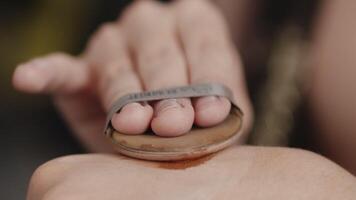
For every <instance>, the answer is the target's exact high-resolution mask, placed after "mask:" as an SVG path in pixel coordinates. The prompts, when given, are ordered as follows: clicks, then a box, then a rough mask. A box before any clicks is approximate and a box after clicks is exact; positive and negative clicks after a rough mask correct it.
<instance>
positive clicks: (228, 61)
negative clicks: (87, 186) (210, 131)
mask: <svg viewBox="0 0 356 200" xmlns="http://www.w3.org/2000/svg"><path fill="white" fill-rule="evenodd" d="M206 82H217V83H222V84H225V85H226V86H228V87H229V88H231V89H232V91H233V93H234V97H235V99H236V103H237V105H239V106H240V107H241V108H242V110H243V111H244V113H245V115H246V116H245V121H246V125H245V127H246V130H247V129H248V128H249V127H250V125H251V123H252V112H251V105H250V102H249V99H248V95H247V93H246V89H245V83H244V78H243V70H242V66H241V62H240V58H239V55H238V53H237V52H236V50H235V48H234V46H233V44H232V41H231V38H230V35H229V31H228V28H227V25H226V23H225V21H224V18H223V16H222V14H221V13H220V11H219V10H218V9H217V8H216V7H215V6H214V5H213V4H211V3H209V2H208V1H204V0H197V1H188V0H184V1H177V2H174V3H172V4H161V3H158V2H154V1H138V2H136V3H134V4H133V5H132V6H131V7H130V8H128V9H127V10H126V12H125V13H124V14H123V15H122V17H121V18H120V20H118V21H117V22H113V23H108V24H105V25H103V26H102V27H101V28H100V29H99V31H98V32H97V33H96V34H94V36H93V37H92V39H91V40H90V42H89V44H88V46H87V48H86V50H85V51H84V53H83V55H82V56H81V57H79V58H74V57H71V56H69V55H65V54H52V55H48V56H45V57H43V58H37V59H35V60H33V61H29V62H27V63H24V64H21V65H19V66H18V67H17V69H16V71H15V73H14V78H13V83H14V85H15V87H16V88H17V89H19V90H22V91H26V92H32V93H50V94H52V95H53V96H54V97H55V101H56V103H57V105H58V107H59V109H60V110H61V111H62V113H63V115H64V116H65V118H66V119H67V121H68V123H69V124H70V125H71V126H72V127H73V129H74V132H76V133H78V135H79V138H81V139H82V141H83V142H84V143H85V144H86V146H88V147H89V148H91V149H93V150H94V151H95V150H99V151H103V150H104V151H108V148H107V145H106V142H105V141H103V139H102V138H101V137H102V135H99V134H100V133H101V132H102V131H101V129H102V127H103V124H104V123H103V122H104V116H105V115H106V113H107V112H108V110H109V109H110V107H111V105H112V103H113V102H114V101H115V100H117V99H118V98H119V97H121V96H123V95H125V94H127V93H133V92H142V91H146V90H155V89H160V88H167V87H172V86H182V85H189V84H195V83H206ZM84 101H85V102H84ZM230 107H231V104H230V102H229V101H228V100H227V99H226V98H223V97H215V96H210V97H202V98H197V99H193V100H191V99H188V98H181V99H169V100H162V101H159V102H156V103H153V104H150V105H148V104H145V105H143V104H140V103H132V104H128V105H126V106H125V107H124V108H123V109H122V110H121V112H120V113H118V114H116V115H114V116H113V118H112V120H111V121H112V124H113V127H114V128H115V129H116V130H118V131H121V132H124V133H127V134H142V133H143V132H144V131H145V130H146V129H147V128H149V127H151V128H152V130H153V131H154V132H155V133H156V134H157V135H159V136H165V137H171V136H179V135H182V134H184V133H186V132H187V131H189V130H190V129H191V127H192V125H193V124H194V123H195V124H196V125H198V126H201V127H209V126H213V125H215V124H218V123H220V122H221V121H223V120H224V119H225V118H226V116H227V114H228V113H229V110H230ZM99 130H100V131H99ZM88 132H89V133H88ZM93 140H94V141H97V142H94V141H93Z"/></svg>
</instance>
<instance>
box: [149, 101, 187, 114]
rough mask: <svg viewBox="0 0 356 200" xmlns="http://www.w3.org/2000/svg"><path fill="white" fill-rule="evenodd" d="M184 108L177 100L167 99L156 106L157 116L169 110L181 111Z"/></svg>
mask: <svg viewBox="0 0 356 200" xmlns="http://www.w3.org/2000/svg"><path fill="white" fill-rule="evenodd" d="M181 108H184V106H183V105H182V104H180V103H179V102H178V101H177V99H165V100H161V101H159V102H157V104H156V105H155V110H156V112H155V113H156V115H158V114H162V113H163V112H165V111H167V110H169V109H181Z"/></svg>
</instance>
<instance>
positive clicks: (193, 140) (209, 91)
mask: <svg viewBox="0 0 356 200" xmlns="http://www.w3.org/2000/svg"><path fill="white" fill-rule="evenodd" d="M209 95H216V96H224V97H227V98H228V99H229V100H230V101H231V103H232V107H231V110H230V113H229V115H228V117H227V118H226V119H225V120H224V121H223V122H221V123H220V124H218V125H216V126H213V127H208V128H200V127H193V128H192V129H191V130H190V131H189V132H188V133H186V134H184V135H182V136H178V137H160V136H156V135H155V134H154V133H153V132H152V131H151V130H148V131H147V132H146V133H144V134H142V135H127V134H123V133H119V132H117V131H116V130H114V129H113V127H112V126H111V123H110V120H111V117H112V115H113V114H114V113H116V112H119V111H120V109H121V108H122V107H123V106H124V105H126V104H128V103H131V102H148V101H155V100H161V99H169V98H184V97H201V96H209ZM242 119H243V114H242V112H241V110H240V109H239V108H238V107H237V106H236V105H235V104H234V100H233V98H232V93H231V91H230V90H229V89H228V88H227V87H225V86H224V85H221V84H200V85H192V86H184V87H175V88H168V89H163V90H157V91H149V92H143V93H135V94H129V95H126V96H124V97H122V98H120V99H119V100H118V101H116V102H115V103H114V106H113V107H112V109H111V112H110V113H109V115H108V119H107V124H106V127H105V134H106V135H107V136H108V137H109V138H110V140H111V141H112V142H113V144H114V146H115V149H116V150H117V151H118V152H120V153H122V154H124V155H127V156H130V157H134V158H139V159H145V160H157V161H174V160H186V159H194V158H198V157H201V156H204V155H207V154H211V153H214V152H217V151H219V150H222V149H224V148H226V147H228V146H230V145H231V144H233V143H235V142H237V141H238V140H239V139H240V138H241V130H242Z"/></svg>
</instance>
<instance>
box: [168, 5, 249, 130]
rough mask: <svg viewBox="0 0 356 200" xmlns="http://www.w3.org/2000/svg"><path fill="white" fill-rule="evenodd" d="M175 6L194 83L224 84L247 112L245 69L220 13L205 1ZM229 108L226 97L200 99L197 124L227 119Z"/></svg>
mask: <svg viewBox="0 0 356 200" xmlns="http://www.w3.org/2000/svg"><path fill="white" fill-rule="evenodd" d="M175 6H176V9H175V11H176V13H177V21H178V22H177V24H178V33H179V35H180V37H181V40H182V45H183V48H184V50H185V53H186V57H187V61H188V65H189V70H190V79H191V83H193V84H194V83H204V82H217V83H222V84H224V85H226V86H228V87H229V88H231V89H232V91H233V93H234V97H235V99H236V103H237V104H238V105H239V106H242V108H243V110H244V111H247V110H246V109H248V107H249V103H248V99H247V94H246V91H245V88H244V86H245V85H244V79H243V72H242V66H241V63H240V62H239V58H238V56H237V52H236V51H235V50H234V47H233V45H232V44H233V42H232V41H231V39H230V36H229V34H228V30H227V27H226V24H225V22H224V19H223V17H222V16H221V14H220V13H219V12H218V11H217V10H216V9H215V8H214V7H213V6H212V5H210V4H207V3H206V1H178V2H177V3H176V5H175ZM197 10H199V12H197ZM230 107H231V105H230V103H229V101H228V100H227V99H226V98H220V97H204V98H198V99H196V100H195V101H194V108H195V122H196V123H197V124H198V125H200V126H211V125H215V124H217V123H219V122H221V121H222V120H224V119H225V117H226V116H227V115H228V113H229V110H230ZM248 112H249V111H248Z"/></svg>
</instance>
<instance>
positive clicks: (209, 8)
mask: <svg viewBox="0 0 356 200" xmlns="http://www.w3.org/2000/svg"><path fill="white" fill-rule="evenodd" d="M176 9H177V10H178V12H179V13H181V14H184V15H188V16H206V15H211V14H213V13H217V12H218V9H217V8H216V7H215V6H214V5H213V4H212V3H211V2H210V1H204V0H195V1H191V0H181V1H178V2H177V4H176Z"/></svg>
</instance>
